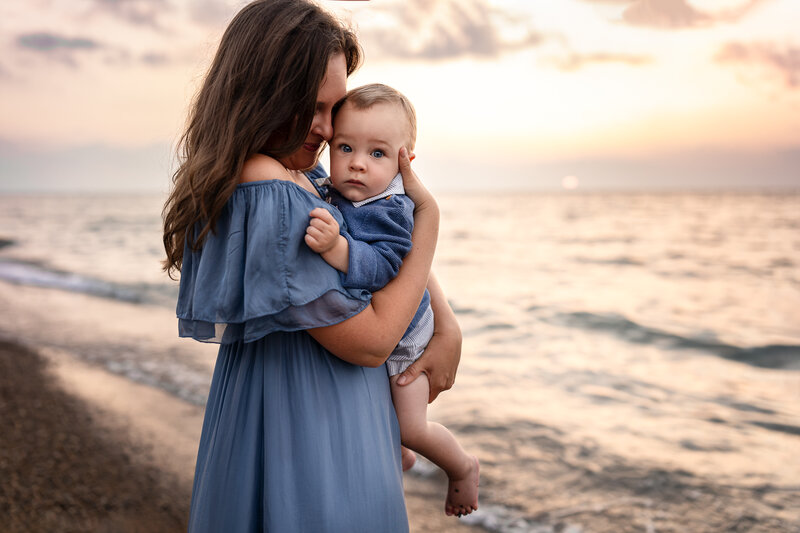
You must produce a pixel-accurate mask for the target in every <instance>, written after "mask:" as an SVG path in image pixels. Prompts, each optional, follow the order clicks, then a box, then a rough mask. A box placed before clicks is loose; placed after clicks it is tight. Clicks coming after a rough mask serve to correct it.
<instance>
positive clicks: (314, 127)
mask: <svg viewBox="0 0 800 533" xmlns="http://www.w3.org/2000/svg"><path fill="white" fill-rule="evenodd" d="M311 133H313V134H314V135H319V136H320V137H322V138H323V139H325V140H326V141H330V140H331V137H333V123H332V122H331V114H330V113H317V114H316V115H314V121H313V122H312V123H311Z"/></svg>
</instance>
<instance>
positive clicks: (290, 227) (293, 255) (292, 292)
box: [177, 180, 371, 344]
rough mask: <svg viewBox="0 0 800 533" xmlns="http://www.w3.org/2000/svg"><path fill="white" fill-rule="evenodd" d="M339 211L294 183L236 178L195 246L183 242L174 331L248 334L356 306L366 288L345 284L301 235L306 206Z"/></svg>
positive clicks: (213, 338)
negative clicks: (203, 237) (206, 232)
mask: <svg viewBox="0 0 800 533" xmlns="http://www.w3.org/2000/svg"><path fill="white" fill-rule="evenodd" d="M316 207H323V208H325V209H328V211H330V212H331V213H332V214H333V216H334V217H335V218H336V221H337V222H338V223H339V224H340V225H342V224H343V223H344V221H343V220H342V216H341V214H340V213H339V211H338V210H337V209H335V208H333V207H331V206H330V205H328V204H327V203H326V202H324V201H322V200H320V199H319V198H317V197H315V196H313V195H311V194H310V193H308V192H307V191H305V190H304V189H302V188H301V187H299V186H297V185H296V184H294V183H291V182H288V181H282V180H269V181H260V182H252V183H244V184H240V185H239V186H238V187H237V189H236V191H235V192H234V193H233V195H232V196H231V198H230V200H229V201H228V203H227V204H226V206H225V208H224V209H223V212H222V214H221V216H220V217H219V220H218V221H217V224H216V228H215V231H214V233H213V234H209V236H208V237H207V238H206V240H205V242H204V243H203V246H202V248H201V249H200V250H197V251H192V250H191V249H190V248H189V246H188V245H187V246H186V247H185V249H184V255H183V265H182V268H181V281H180V291H179V294H178V306H177V315H178V330H179V335H180V336H181V337H192V338H194V339H196V340H199V341H205V342H218V343H223V344H227V343H232V342H237V341H240V340H243V341H244V342H252V341H255V340H258V339H260V338H261V337H264V336H266V335H268V334H270V333H273V332H275V331H298V330H304V329H309V328H316V327H322V326H330V325H333V324H336V323H339V322H341V321H343V320H346V319H348V318H350V317H351V316H353V315H356V314H358V313H359V312H361V311H362V310H363V309H364V308H365V307H366V306H367V305H368V304H369V300H370V298H371V294H370V293H369V292H368V291H366V290H362V289H346V288H345V287H343V286H342V283H341V278H340V276H339V273H338V272H337V271H336V270H335V269H334V268H333V267H331V266H330V265H328V264H327V263H326V262H325V261H324V260H323V259H322V257H321V256H320V255H319V254H317V253H315V252H313V251H312V250H311V249H310V248H309V247H308V246H307V245H306V243H305V241H304V236H305V232H306V227H307V226H308V221H309V216H308V213H309V212H310V211H311V210H312V209H314V208H316Z"/></svg>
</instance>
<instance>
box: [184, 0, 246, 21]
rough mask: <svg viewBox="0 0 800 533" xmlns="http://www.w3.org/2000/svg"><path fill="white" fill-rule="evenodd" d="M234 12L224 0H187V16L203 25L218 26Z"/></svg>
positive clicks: (234, 8) (234, 9) (233, 8)
mask: <svg viewBox="0 0 800 533" xmlns="http://www.w3.org/2000/svg"><path fill="white" fill-rule="evenodd" d="M235 12H236V7H232V6H231V5H230V2H229V1H226V0H192V1H191V2H189V17H190V18H191V19H192V21H194V22H197V23H198V24H202V25H204V26H219V25H220V24H222V23H224V22H226V21H227V20H229V19H230V18H231V17H232V16H233V14H234V13H235Z"/></svg>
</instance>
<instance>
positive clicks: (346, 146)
mask: <svg viewBox="0 0 800 533" xmlns="http://www.w3.org/2000/svg"><path fill="white" fill-rule="evenodd" d="M339 150H341V151H342V152H344V153H346V154H349V153H350V152H352V151H353V149H352V148H350V145H349V144H343V145H341V146H340V147H339Z"/></svg>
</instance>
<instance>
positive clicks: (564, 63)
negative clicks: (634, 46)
mask: <svg viewBox="0 0 800 533" xmlns="http://www.w3.org/2000/svg"><path fill="white" fill-rule="evenodd" d="M651 61H652V59H651V58H649V57H647V56H639V55H633V54H615V53H610V52H598V53H593V54H578V53H575V52H573V53H571V54H569V55H567V56H566V57H563V58H559V59H556V60H553V61H552V63H553V64H555V66H556V67H557V68H559V69H560V70H564V71H567V72H572V71H575V70H579V69H581V68H583V67H585V66H588V65H591V64H596V63H622V64H625V65H630V66H639V65H645V64H647V63H650V62H651Z"/></svg>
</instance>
